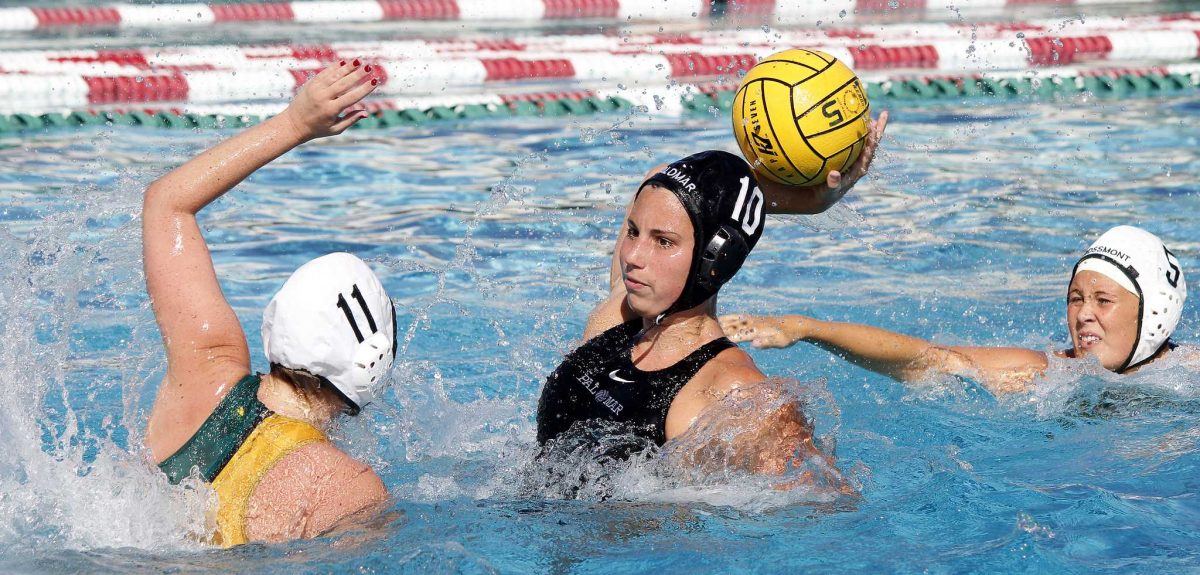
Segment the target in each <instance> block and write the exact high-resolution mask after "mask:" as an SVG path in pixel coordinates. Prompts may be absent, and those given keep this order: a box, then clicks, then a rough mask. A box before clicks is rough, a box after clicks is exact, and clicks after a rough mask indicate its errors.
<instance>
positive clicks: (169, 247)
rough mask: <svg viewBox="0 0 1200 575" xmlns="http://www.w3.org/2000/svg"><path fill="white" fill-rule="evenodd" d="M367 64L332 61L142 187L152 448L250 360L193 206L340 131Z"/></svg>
mask: <svg viewBox="0 0 1200 575" xmlns="http://www.w3.org/2000/svg"><path fill="white" fill-rule="evenodd" d="M366 68H368V67H359V66H358V65H357V61H356V62H355V63H354V65H351V64H348V63H343V64H341V65H338V64H334V65H332V66H330V67H329V68H327V69H325V70H324V71H322V72H321V73H320V74H317V75H316V76H315V77H313V78H312V79H311V80H309V82H308V83H307V84H305V85H304V88H303V89H302V90H301V91H300V93H299V94H297V96H296V97H295V99H294V100H293V101H292V103H291V104H290V105H289V106H288V108H287V109H286V110H285V111H284V112H283V113H282V114H279V115H278V116H275V117H273V118H271V119H269V120H267V121H265V122H263V123H262V124H259V125H257V126H255V127H253V128H250V129H248V130H246V131H244V132H241V133H239V134H237V135H236V136H234V137H232V138H229V139H228V140H225V141H224V142H221V143H220V144H218V145H216V146H214V147H213V148H211V149H209V150H207V151H205V152H204V153H202V154H200V155H199V156H197V157H195V158H193V159H192V160H190V161H188V162H187V163H186V164H184V165H182V166H180V167H178V168H176V169H175V170H173V171H171V172H170V173H168V174H167V175H165V176H163V177H161V178H159V179H158V180H156V181H155V182H154V183H152V184H150V186H149V187H148V188H146V193H145V198H144V202H143V206H142V255H143V260H144V265H145V272H146V290H147V292H148V293H149V294H150V302H151V304H152V306H153V309H154V316H155V319H156V320H157V321H158V327H159V330H160V331H161V333H162V338H163V345H164V347H165V348H166V351H167V375H166V379H165V381H164V385H163V387H162V388H161V389H160V391H159V401H158V402H156V405H155V410H154V412H153V413H152V414H151V422H150V423H151V427H150V430H149V431H148V432H147V437H146V441H147V444H148V445H149V446H150V448H151V450H152V451H153V452H154V454H155V455H156V456H157V457H158V458H162V457H165V456H166V455H168V454H169V453H170V452H172V451H173V449H169V448H170V445H171V444H173V443H174V442H173V441H171V440H170V439H168V438H165V437H163V436H162V435H161V433H157V432H164V433H166V434H167V435H169V436H173V435H175V434H174V433H173V432H171V431H168V429H171V428H173V427H176V426H178V425H181V424H182V425H184V426H185V427H186V426H187V425H186V422H189V421H190V420H191V419H194V418H195V413H196V412H200V419H201V421H202V420H203V417H205V416H207V414H208V413H209V411H211V409H212V407H214V406H215V405H216V403H217V402H218V401H219V400H220V397H219V395H220V393H219V391H220V388H221V387H222V386H225V385H228V384H231V383H232V382H233V381H235V380H236V378H237V377H239V376H240V375H242V374H245V373H246V372H247V371H248V370H249V368H250V356H249V350H248V347H247V344H246V337H245V334H244V333H243V332H242V328H241V325H240V324H239V323H238V320H237V316H236V315H235V314H234V312H233V309H232V308H231V307H230V306H229V303H228V302H226V300H225V296H224V294H223V293H222V292H221V288H220V285H219V284H218V283H217V276H216V273H215V271H214V270H213V263H212V257H211V255H210V254H209V250H208V245H207V244H206V243H205V241H204V237H203V235H202V234H201V232H200V227H199V225H198V224H197V223H196V213H197V212H199V211H200V210H201V209H202V208H203V207H204V206H206V205H208V204H209V203H210V202H212V201H213V200H215V199H217V198H218V197H220V196H221V195H222V194H224V193H225V192H227V191H229V190H230V189H231V188H233V187H234V186H235V185H237V184H238V183H239V182H241V181H242V180H243V179H245V178H246V177H247V176H249V175H250V174H251V173H253V172H254V171H255V170H257V169H259V168H261V167H262V166H264V165H266V164H267V163H268V162H270V161H271V160H274V159H275V158H278V157H279V156H281V155H283V154H284V153H286V152H287V151H289V150H291V149H292V148H295V147H296V146H298V145H300V144H302V143H304V142H306V141H308V140H311V139H314V138H319V137H322V136H329V135H333V134H339V133H341V132H342V131H344V130H345V129H346V128H348V127H350V125H352V124H353V123H354V122H356V121H357V120H358V119H360V118H361V117H362V115H361V114H360V113H359V112H358V111H354V112H350V113H347V114H342V112H343V110H346V109H347V108H349V107H351V106H353V105H355V104H357V103H358V102H359V101H360V100H362V98H363V97H365V96H366V95H367V94H368V93H370V92H371V90H373V89H374V85H373V84H372V83H371V82H368V81H365V80H366V78H367V75H368V72H367V69H366ZM156 431H157V432H156ZM175 447H178V446H177V445H175ZM164 451H165V452H164Z"/></svg>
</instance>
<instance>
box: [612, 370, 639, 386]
mask: <svg viewBox="0 0 1200 575" xmlns="http://www.w3.org/2000/svg"><path fill="white" fill-rule="evenodd" d="M618 371H621V370H619V369H614V370H612V371H610V372H608V378H609V379H611V380H613V381H619V382H621V383H633V382H632V381H630V380H628V379H621V378H620V377H619V376H618V375H617V372H618Z"/></svg>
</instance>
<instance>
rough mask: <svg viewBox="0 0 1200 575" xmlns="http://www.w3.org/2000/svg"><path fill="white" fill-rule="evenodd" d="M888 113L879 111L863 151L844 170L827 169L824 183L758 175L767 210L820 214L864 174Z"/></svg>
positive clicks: (770, 211) (881, 136)
mask: <svg viewBox="0 0 1200 575" xmlns="http://www.w3.org/2000/svg"><path fill="white" fill-rule="evenodd" d="M887 123H888V113H887V111H886V110H885V111H884V112H882V113H881V114H879V119H878V120H873V121H872V122H871V129H870V131H869V132H867V142H866V144H864V145H863V149H862V153H861V154H859V155H858V159H857V160H855V161H854V164H853V165H851V166H850V169H849V170H847V171H846V173H845V174H842V173H841V172H838V171H837V170H834V171H832V172H829V176H828V177H826V179H825V185H823V186H810V187H807V188H802V187H798V186H789V185H787V184H781V183H779V182H776V181H774V180H772V179H770V178H767V177H765V176H764V177H759V178H758V187H759V188H761V189H762V191H763V194H764V195H765V196H766V198H767V213H769V214H819V213H821V212H823V211H825V210H828V209H829V208H831V207H833V205H834V204H836V203H838V200H840V199H842V196H845V195H846V192H848V191H850V188H853V187H854V184H855V183H857V182H858V180H859V178H862V177H863V176H865V175H867V171H868V170H869V169H870V168H871V161H872V160H874V159H875V150H876V149H878V147H879V141H880V140H881V139H883V131H884V130H885V129H887Z"/></svg>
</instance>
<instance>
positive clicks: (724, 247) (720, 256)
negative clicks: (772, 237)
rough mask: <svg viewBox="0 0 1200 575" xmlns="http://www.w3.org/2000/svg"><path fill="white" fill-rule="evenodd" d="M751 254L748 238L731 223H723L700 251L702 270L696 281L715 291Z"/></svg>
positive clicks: (702, 286)
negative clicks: (747, 242) (747, 243)
mask: <svg viewBox="0 0 1200 575" xmlns="http://www.w3.org/2000/svg"><path fill="white" fill-rule="evenodd" d="M748 255H750V247H749V246H747V245H746V240H745V239H743V238H742V235H741V234H739V233H737V231H736V230H734V229H733V228H732V227H731V226H730V225H729V224H722V225H721V227H720V228H719V229H718V230H717V231H716V233H714V234H713V236H712V239H711V240H710V241H709V242H708V245H707V246H705V247H704V250H703V251H702V252H700V270H699V274H698V275H697V277H696V283H697V284H698V285H699V286H700V287H701V288H703V289H705V290H707V291H712V292H715V291H717V290H718V289H719V288H720V287H721V286H722V285H724V284H725V282H726V281H728V280H729V279H730V278H732V277H733V275H734V274H735V273H737V271H738V269H740V268H741V267H742V264H743V263H745V261H746V256H748Z"/></svg>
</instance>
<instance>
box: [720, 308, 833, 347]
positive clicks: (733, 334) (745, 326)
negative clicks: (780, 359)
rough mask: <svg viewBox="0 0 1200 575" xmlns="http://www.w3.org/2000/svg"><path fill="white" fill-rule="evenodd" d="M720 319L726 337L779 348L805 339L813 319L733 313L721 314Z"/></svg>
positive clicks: (756, 345) (759, 345)
mask: <svg viewBox="0 0 1200 575" xmlns="http://www.w3.org/2000/svg"><path fill="white" fill-rule="evenodd" d="M720 321H721V329H723V330H725V337H728V338H729V339H730V340H732V341H734V342H737V343H741V342H745V341H748V342H750V344H751V345H753V346H754V347H757V348H772V347H774V348H778V347H788V346H790V345H792V344H794V343H796V342H798V341H800V340H802V339H804V338H805V336H806V335H807V333H808V327H809V326H808V324H809V323H811V321H812V320H811V319H810V318H807V317H804V316H800V315H785V316H779V317H771V316H754V315H744V314H731V315H723V316H721V318H720Z"/></svg>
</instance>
